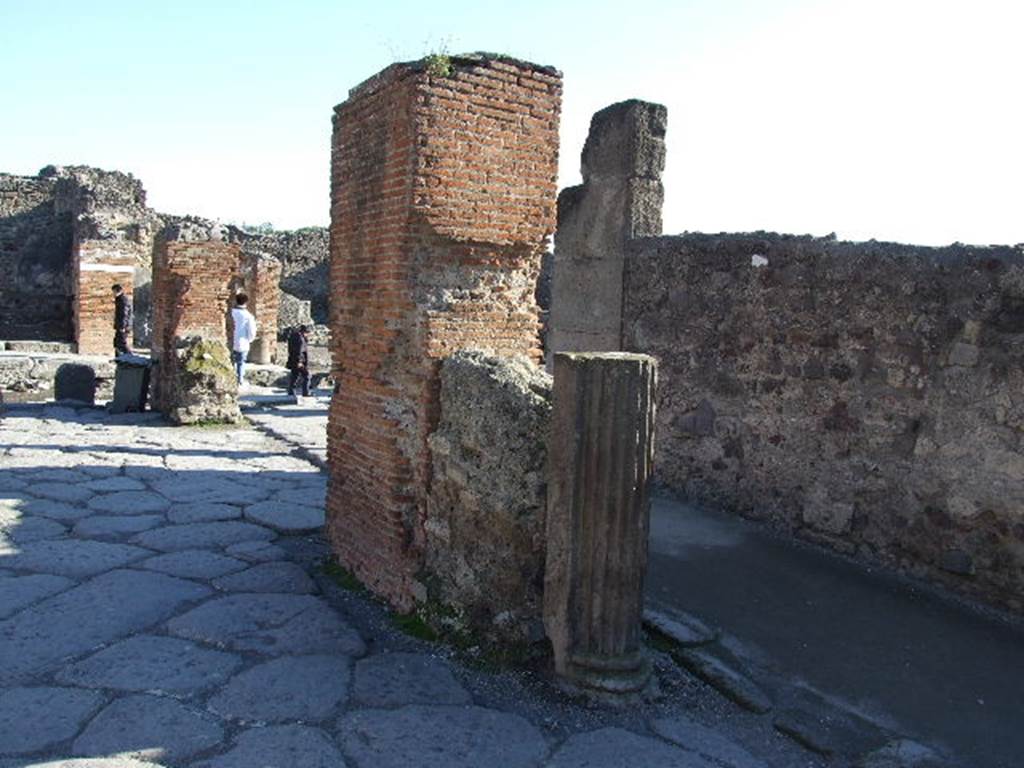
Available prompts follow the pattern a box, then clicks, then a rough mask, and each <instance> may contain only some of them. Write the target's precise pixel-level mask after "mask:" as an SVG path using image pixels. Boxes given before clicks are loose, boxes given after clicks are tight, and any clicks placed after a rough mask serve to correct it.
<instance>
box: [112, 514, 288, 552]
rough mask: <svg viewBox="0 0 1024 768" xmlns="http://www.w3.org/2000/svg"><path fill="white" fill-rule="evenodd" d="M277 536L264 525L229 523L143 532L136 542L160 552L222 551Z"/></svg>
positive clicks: (179, 526)
mask: <svg viewBox="0 0 1024 768" xmlns="http://www.w3.org/2000/svg"><path fill="white" fill-rule="evenodd" d="M274 535H275V534H274V532H273V531H270V530H268V529H266V528H264V527H263V526H260V525H253V524H252V523H243V522H241V521H238V520H225V521H221V522H214V523H188V524H186V525H168V526H166V527H164V528H157V529H156V530H153V531H145V532H143V533H140V534H139V535H138V536H136V537H135V538H133V539H132V543H133V544H138V545H139V546H142V547H148V548H149V549H155V550H157V551H159V552H178V551H180V550H183V549H203V548H206V549H220V548H222V547H226V546H228V545H231V544H237V543H239V542H242V541H269V540H270V539H273V538H274Z"/></svg>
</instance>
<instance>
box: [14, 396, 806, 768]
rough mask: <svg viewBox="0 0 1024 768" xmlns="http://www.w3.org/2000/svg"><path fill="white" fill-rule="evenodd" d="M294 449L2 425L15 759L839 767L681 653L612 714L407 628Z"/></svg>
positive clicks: (150, 421) (91, 416) (84, 413)
mask: <svg viewBox="0 0 1024 768" xmlns="http://www.w3.org/2000/svg"><path fill="white" fill-rule="evenodd" d="M293 408H295V409H296V411H295V413H294V415H293V416H292V417H291V418H293V419H296V420H300V419H302V418H304V416H303V415H301V414H299V413H298V411H300V410H301V409H302V406H294V407H293ZM321 419H322V417H321ZM296 423H298V422H296ZM314 426H315V428H316V429H321V428H322V421H321V422H320V425H315V424H314ZM293 450H295V446H294V445H289V444H286V443H284V442H281V441H279V440H277V439H275V438H273V437H271V436H269V435H267V434H266V433H264V432H261V431H258V430H255V429H247V428H240V429H185V428H171V427H167V426H165V425H163V424H162V422H160V421H159V420H158V419H155V418H154V417H152V416H149V415H143V416H123V417H108V416H106V415H105V414H104V412H102V411H100V410H94V409H79V410H74V409H70V408H62V407H57V406H47V407H29V408H21V407H20V408H14V409H10V410H9V411H8V412H7V414H6V415H5V416H3V417H2V419H0V767H2V768H14V767H15V766H18V767H19V768H20V767H21V766H51V767H52V768H56V767H57V766H64V767H65V768H71V766H74V768H87V767H91V768H141V767H142V766H153V765H162V766H170V767H173V766H202V767H203V768H233V767H235V766H237V767H238V768H243V767H244V768H252V767H253V766H261V767H262V768H268V767H270V766H288V767H289V768H295V767H301V768H318V767H320V766H324V767H326V766H332V767H333V768H337V766H345V765H347V766H350V767H352V768H371V766H372V767H373V768H389V767H391V766H394V767H396V768H397V767H398V766H402V767H403V768H404V767H406V766H438V767H440V766H445V767H446V768H448V767H452V768H458V766H487V765H493V766H503V767H506V768H514V767H515V766H550V767H552V768H554V767H556V766H557V767H558V768H571V767H572V766H591V767H592V768H601V767H602V766H606V767H607V768H612V767H613V766H614V767H616V768H617V767H618V766H622V765H627V764H628V765H638V766H641V765H642V766H648V765H650V766H653V765H657V766H670V767H671V766H678V767H679V768H756V767H757V766H770V767H771V768H793V767H794V766H801V767H806V768H816V767H817V766H820V765H821V763H820V762H819V761H818V760H817V759H816V758H814V757H812V756H810V755H809V754H808V753H805V752H804V751H802V750H801V749H800V748H798V747H796V746H795V745H793V744H792V743H790V742H788V741H786V740H783V739H779V738H777V737H776V734H774V732H773V731H771V729H770V727H765V726H764V724H763V723H761V722H760V721H758V720H757V719H752V718H747V717H746V716H745V715H743V714H742V713H737V712H735V711H733V709H734V708H732V705H729V704H725V703H723V700H721V699H720V697H718V696H717V695H716V694H714V692H711V691H710V689H707V687H706V686H703V684H700V683H698V682H696V681H695V680H694V679H693V678H690V677H688V676H686V675H685V674H683V673H681V672H678V670H676V671H673V670H672V669H669V668H668V667H665V666H664V665H663V664H662V665H661V667H662V669H661V672H662V682H663V686H664V687H665V690H666V693H667V694H668V695H667V696H666V697H665V698H664V699H662V700H661V701H658V702H656V703H653V704H648V705H643V706H638V707H634V708H629V709H626V710H621V711H603V710H599V711H595V710H594V709H592V708H589V707H587V706H584V705H582V704H580V703H578V702H573V701H571V700H569V699H567V698H566V697H565V696H563V695H560V694H558V693H557V692H556V691H555V690H554V689H553V688H552V687H551V686H550V684H549V683H547V682H546V681H545V680H544V679H542V677H543V676H539V677H538V676H531V675H529V674H518V673H514V672H510V671H507V670H506V671H502V670H498V671H493V672H489V671H486V670H474V669H471V668H468V667H466V666H465V665H463V664H461V663H459V662H458V661H456V660H454V659H453V658H452V657H451V655H450V654H449V653H448V652H447V651H446V649H445V648H443V647H442V646H437V645H433V644H429V643H423V642H420V641H416V640H413V639H412V638H409V637H407V636H405V635H402V634H401V633H399V632H397V631H396V630H394V629H393V628H392V627H391V625H390V624H389V623H388V619H387V613H386V612H385V611H384V610H383V609H382V608H381V606H379V605H377V604H376V603H374V602H373V601H371V600H368V599H367V598H365V597H362V596H359V595H356V594H353V593H351V592H345V591H344V590H342V589H340V588H338V587H337V586H336V585H334V584H333V583H332V582H331V581H330V579H328V578H326V577H325V576H324V574H323V573H322V571H321V570H320V569H318V567H317V558H319V557H320V556H321V555H323V554H324V551H325V547H324V542H323V540H322V538H321V537H320V535H319V533H318V532H317V531H318V530H319V527H320V525H321V523H322V514H323V513H322V508H323V495H324V486H325V483H324V476H323V474H322V473H321V472H320V471H319V469H318V468H317V467H316V466H314V465H313V464H311V463H309V462H308V461H306V460H304V459H302V458H298V457H296V456H293V455H290V454H291V453H292V451H293ZM71 758H78V759H77V760H75V761H73V762H64V761H66V760H70V759H71Z"/></svg>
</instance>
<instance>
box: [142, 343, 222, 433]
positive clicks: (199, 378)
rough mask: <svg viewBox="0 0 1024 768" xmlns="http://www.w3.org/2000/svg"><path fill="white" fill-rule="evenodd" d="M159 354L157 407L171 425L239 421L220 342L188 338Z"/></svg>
mask: <svg viewBox="0 0 1024 768" xmlns="http://www.w3.org/2000/svg"><path fill="white" fill-rule="evenodd" d="M163 354H164V357H165V358H166V359H162V360H161V383H160V390H161V394H160V403H161V406H160V407H161V410H162V411H163V412H164V414H165V415H166V416H167V418H168V419H169V420H170V421H171V423H172V424H199V423H204V422H223V423H229V424H234V423H237V422H239V421H240V420H241V418H242V414H241V412H240V411H239V410H238V380H237V379H236V378H235V370H234V367H233V366H232V364H231V353H230V351H229V350H228V348H227V347H226V346H224V342H223V341H221V340H219V339H213V338H207V339H204V338H201V337H199V336H191V337H188V338H184V339H179V340H177V345H176V348H175V349H167V350H164V353H163ZM172 356H173V357H174V358H175V359H173V360H172V359H171V357H172ZM164 371H173V373H170V375H164Z"/></svg>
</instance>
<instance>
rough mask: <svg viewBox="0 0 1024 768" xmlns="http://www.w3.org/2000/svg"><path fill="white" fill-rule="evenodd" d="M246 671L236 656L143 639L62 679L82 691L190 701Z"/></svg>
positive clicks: (63, 673) (107, 651) (67, 671)
mask: <svg viewBox="0 0 1024 768" xmlns="http://www.w3.org/2000/svg"><path fill="white" fill-rule="evenodd" d="M241 666H242V659H241V658H240V657H239V656H236V655H235V654H233V653H226V652H224V651H215V650H210V649H209V648H203V647H201V646H198V645H196V644H195V643H191V642H189V641H188V640H179V639H178V638H174V637H159V636H154V635H138V636H136V637H132V638H129V639H127V640H123V641H121V642H118V643H114V644H113V645H111V646H109V647H107V648H104V649H103V650H102V651H100V652H99V653H96V654H93V655H92V656H90V657H88V658H87V659H84V660H82V661H80V662H78V663H77V664H72V665H71V666H69V667H65V668H63V669H61V670H60V671H59V672H58V673H57V679H58V680H60V681H61V682H62V683H66V684H67V685H77V686H80V687H83V688H113V689H116V690H121V691H140V692H141V691H162V692H165V693H171V694H175V695H189V694H194V693H197V692H200V691H203V690H205V689H208V688H213V687H215V686H219V685H223V684H224V683H225V682H226V681H227V680H228V678H230V677H231V675H232V674H233V673H234V672H235V671H236V670H238V669H239V667H241Z"/></svg>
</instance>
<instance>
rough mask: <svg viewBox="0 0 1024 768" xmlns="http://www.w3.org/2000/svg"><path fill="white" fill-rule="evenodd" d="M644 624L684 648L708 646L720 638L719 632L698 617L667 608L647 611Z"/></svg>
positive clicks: (661, 607)
mask: <svg viewBox="0 0 1024 768" xmlns="http://www.w3.org/2000/svg"><path fill="white" fill-rule="evenodd" d="M644 624H647V625H649V626H651V627H653V628H654V629H656V630H657V631H658V632H661V633H662V634H663V635H667V636H668V637H671V638H672V639H673V640H674V641H675V642H677V643H679V644H680V645H682V646H683V647H688V646H697V645H706V644H707V643H710V642H713V641H714V640H715V639H716V638H717V637H718V632H716V631H715V630H713V629H711V628H710V627H708V626H707V625H706V624H705V623H704V622H703V621H701V620H700V619H698V618H697V617H696V616H691V615H689V614H685V613H683V612H681V611H676V610H672V609H669V608H668V607H666V606H658V608H657V609H650V608H648V609H645V610H644Z"/></svg>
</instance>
